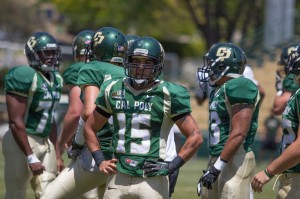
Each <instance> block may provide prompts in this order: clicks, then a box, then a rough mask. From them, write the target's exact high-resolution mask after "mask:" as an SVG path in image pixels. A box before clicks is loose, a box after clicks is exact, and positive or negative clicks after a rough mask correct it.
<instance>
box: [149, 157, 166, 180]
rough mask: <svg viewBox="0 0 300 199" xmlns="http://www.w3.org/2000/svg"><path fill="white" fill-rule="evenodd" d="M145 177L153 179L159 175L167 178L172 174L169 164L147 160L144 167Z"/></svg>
mask: <svg viewBox="0 0 300 199" xmlns="http://www.w3.org/2000/svg"><path fill="white" fill-rule="evenodd" d="M143 170H144V176H146V177H153V176H157V175H161V176H167V175H169V174H170V170H169V163H167V162H159V161H155V160H147V161H145V163H144V166H143Z"/></svg>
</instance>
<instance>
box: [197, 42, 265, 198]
mask: <svg viewBox="0 0 300 199" xmlns="http://www.w3.org/2000/svg"><path fill="white" fill-rule="evenodd" d="M203 61H204V65H203V67H202V68H199V71H200V72H201V73H200V74H203V75H202V76H200V77H199V80H200V81H201V82H207V81H208V82H209V83H210V85H212V86H216V88H215V89H214V90H213V91H212V93H211V95H210V99H209V155H210V157H209V163H208V168H207V170H206V171H205V172H204V174H203V175H202V177H201V178H200V180H199V183H198V186H197V192H198V195H199V196H200V195H201V198H209V199H218V198H228V199H229V198H230V199H240V198H243V199H249V198H250V197H251V194H252V190H251V186H250V183H251V178H252V176H253V174H254V170H255V157H254V153H253V151H252V149H251V147H250V146H251V144H252V142H253V140H254V137H255V134H256V130H257V119H258V103H259V100H260V97H259V91H258V88H257V86H256V85H255V84H254V83H253V82H252V81H251V80H249V79H247V78H245V77H244V76H243V75H242V74H243V72H244V69H245V66H246V64H247V63H246V55H245V53H244V52H243V50H242V49H241V48H239V47H238V46H235V45H233V44H231V43H219V44H216V45H215V46H213V47H212V48H211V49H210V50H209V51H208V53H207V54H206V55H205V56H204V60H203Z"/></svg>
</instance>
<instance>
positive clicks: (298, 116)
mask: <svg viewBox="0 0 300 199" xmlns="http://www.w3.org/2000/svg"><path fill="white" fill-rule="evenodd" d="M299 103H300V90H299V89H298V90H297V91H296V92H295V93H294V94H293V95H292V96H291V97H290V99H289V101H288V102H287V105H286V107H285V109H284V111H283V113H282V120H281V127H282V129H283V135H282V141H281V147H280V153H282V152H283V151H284V150H285V149H286V148H287V147H288V146H289V145H290V144H292V142H294V141H295V140H296V138H297V136H298V135H297V132H298V126H299V120H300V105H299ZM285 172H295V173H300V164H297V165H296V166H294V167H292V168H290V169H288V170H286V171H285Z"/></svg>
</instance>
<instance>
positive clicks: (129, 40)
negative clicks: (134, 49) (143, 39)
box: [125, 34, 140, 48]
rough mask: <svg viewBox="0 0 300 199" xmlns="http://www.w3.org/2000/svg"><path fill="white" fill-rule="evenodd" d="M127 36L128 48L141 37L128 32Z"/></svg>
mask: <svg viewBox="0 0 300 199" xmlns="http://www.w3.org/2000/svg"><path fill="white" fill-rule="evenodd" d="M125 38H126V40H127V44H128V48H129V47H130V46H131V44H132V43H133V42H134V41H135V40H136V39H138V38H140V37H139V36H137V35H131V34H128V35H125Z"/></svg>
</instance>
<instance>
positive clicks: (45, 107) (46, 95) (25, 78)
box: [5, 66, 63, 137]
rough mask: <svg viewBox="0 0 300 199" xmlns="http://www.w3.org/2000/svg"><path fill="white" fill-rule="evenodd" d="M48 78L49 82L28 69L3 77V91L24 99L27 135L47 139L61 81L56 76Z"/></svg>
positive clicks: (19, 69) (13, 71)
mask: <svg viewBox="0 0 300 199" xmlns="http://www.w3.org/2000/svg"><path fill="white" fill-rule="evenodd" d="M49 75H50V78H49V79H50V81H49V80H48V79H47V78H46V77H45V76H43V75H42V74H41V73H40V72H38V71H35V70H34V69H33V68H31V67H29V66H18V67H14V68H12V69H11V70H10V71H9V72H8V73H7V74H6V76H5V91H6V92H7V93H12V94H15V95H19V96H22V97H26V98H27V110H26V115H25V120H24V122H25V125H26V132H27V133H28V134H34V135H38V136H41V137H47V136H49V134H50V132H51V126H52V123H53V119H54V112H55V107H56V105H57V103H58V102H59V100H60V97H61V90H62V86H63V79H62V77H61V76H60V74H59V73H58V72H49Z"/></svg>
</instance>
